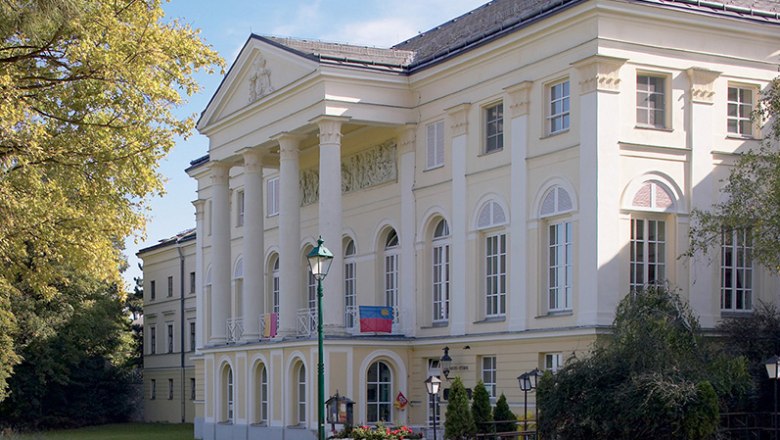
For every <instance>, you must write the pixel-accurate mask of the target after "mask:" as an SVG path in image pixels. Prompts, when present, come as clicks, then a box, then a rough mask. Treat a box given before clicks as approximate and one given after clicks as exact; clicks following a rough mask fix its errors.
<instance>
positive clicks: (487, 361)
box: [482, 356, 496, 398]
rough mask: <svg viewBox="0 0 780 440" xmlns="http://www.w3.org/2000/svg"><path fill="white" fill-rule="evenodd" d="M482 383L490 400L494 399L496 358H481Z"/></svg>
mask: <svg viewBox="0 0 780 440" xmlns="http://www.w3.org/2000/svg"><path fill="white" fill-rule="evenodd" d="M482 383H484V384H485V388H486V389H487V392H488V394H490V397H491V398H495V397H496V357H495V356H484V357H482Z"/></svg>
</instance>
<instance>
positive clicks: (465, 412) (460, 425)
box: [444, 377, 477, 440]
mask: <svg viewBox="0 0 780 440" xmlns="http://www.w3.org/2000/svg"><path fill="white" fill-rule="evenodd" d="M445 416H446V420H445V421H444V438H446V439H448V440H466V439H468V438H470V437H471V436H472V435H474V433H476V432H477V427H476V426H475V425H474V417H473V416H472V415H471V410H470V409H469V397H468V395H467V393H466V388H465V387H464V386H463V381H461V379H460V377H456V378H455V379H453V380H452V386H451V387H450V395H449V400H448V402H447V412H446V414H445Z"/></svg>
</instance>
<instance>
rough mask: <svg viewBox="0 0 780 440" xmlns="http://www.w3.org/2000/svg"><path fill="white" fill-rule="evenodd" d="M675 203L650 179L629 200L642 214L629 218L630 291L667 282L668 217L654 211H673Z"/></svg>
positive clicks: (660, 186) (634, 214)
mask: <svg viewBox="0 0 780 440" xmlns="http://www.w3.org/2000/svg"><path fill="white" fill-rule="evenodd" d="M674 200H675V199H674V197H673V196H672V195H671V194H670V192H669V191H668V190H667V189H666V187H665V186H664V185H662V184H660V183H659V182H656V181H653V180H648V181H645V182H644V183H643V184H642V186H640V188H639V190H637V192H636V193H634V195H633V197H632V199H631V207H632V209H635V210H637V211H645V212H637V213H633V214H632V215H631V239H630V244H629V248H630V273H629V279H630V288H631V290H641V289H642V288H643V287H644V286H646V285H650V284H657V283H664V282H666V279H667V275H666V261H667V255H666V249H667V246H666V242H667V215H661V214H654V212H655V213H657V212H661V213H663V212H666V211H670V210H673V208H674ZM648 211H649V212H648Z"/></svg>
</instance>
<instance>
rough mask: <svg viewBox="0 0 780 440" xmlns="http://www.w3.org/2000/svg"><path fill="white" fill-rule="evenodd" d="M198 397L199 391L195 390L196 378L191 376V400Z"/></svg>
mask: <svg viewBox="0 0 780 440" xmlns="http://www.w3.org/2000/svg"><path fill="white" fill-rule="evenodd" d="M196 397H197V391H195V378H194V377H191V378H190V400H192V401H194V400H195V398H196Z"/></svg>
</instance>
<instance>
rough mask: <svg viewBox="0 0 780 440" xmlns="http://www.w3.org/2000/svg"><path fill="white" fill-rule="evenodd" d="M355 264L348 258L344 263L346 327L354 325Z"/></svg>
mask: <svg viewBox="0 0 780 440" xmlns="http://www.w3.org/2000/svg"><path fill="white" fill-rule="evenodd" d="M355 270H356V265H355V261H354V260H351V259H350V260H348V261H346V262H345V263H344V309H345V312H346V313H345V319H346V322H345V324H346V326H347V328H354V327H355V324H356V323H355V311H356V307H357V305H356V304H355V298H356V296H357V287H356V286H357V278H356V274H355Z"/></svg>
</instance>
